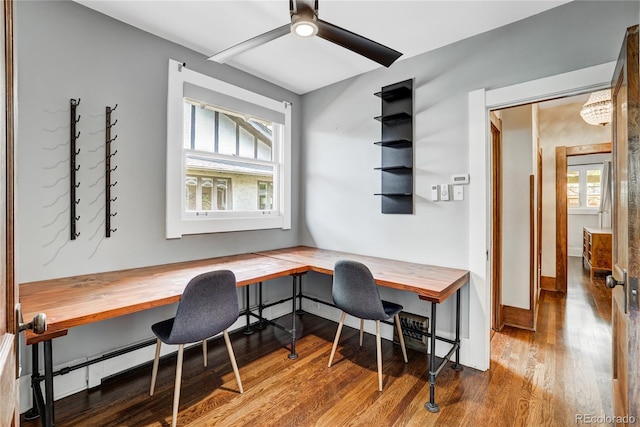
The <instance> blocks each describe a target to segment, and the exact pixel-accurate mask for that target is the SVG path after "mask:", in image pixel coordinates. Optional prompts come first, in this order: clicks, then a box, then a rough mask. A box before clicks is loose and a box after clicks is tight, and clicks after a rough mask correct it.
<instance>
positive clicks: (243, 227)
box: [167, 216, 287, 239]
mask: <svg viewBox="0 0 640 427" xmlns="http://www.w3.org/2000/svg"><path fill="white" fill-rule="evenodd" d="M274 228H282V229H287V227H285V224H284V217H282V216H272V217H268V218H215V219H212V218H197V219H184V220H182V221H181V222H180V230H179V235H167V238H170V239H171V238H180V237H182V236H184V235H189V234H206V233H228V232H231V231H248V230H268V229H274Z"/></svg>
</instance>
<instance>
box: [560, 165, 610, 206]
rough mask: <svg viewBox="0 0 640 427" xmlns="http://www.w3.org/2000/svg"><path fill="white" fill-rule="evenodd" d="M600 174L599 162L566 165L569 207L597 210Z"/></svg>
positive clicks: (600, 166)
mask: <svg viewBox="0 0 640 427" xmlns="http://www.w3.org/2000/svg"><path fill="white" fill-rule="evenodd" d="M601 175H602V164H601V163H599V164H590V165H572V166H569V167H567V206H568V207H569V209H574V210H575V209H585V210H597V209H598V208H599V207H600V181H601Z"/></svg>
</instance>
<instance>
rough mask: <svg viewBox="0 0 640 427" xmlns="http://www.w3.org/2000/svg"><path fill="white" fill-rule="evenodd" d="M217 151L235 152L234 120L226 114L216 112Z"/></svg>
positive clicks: (224, 152) (233, 153)
mask: <svg viewBox="0 0 640 427" xmlns="http://www.w3.org/2000/svg"><path fill="white" fill-rule="evenodd" d="M218 117H219V118H218V120H219V124H218V153H220V154H229V155H235V154H236V122H234V121H233V120H231V119H230V118H229V117H228V116H227V115H226V114H223V113H219V114H218Z"/></svg>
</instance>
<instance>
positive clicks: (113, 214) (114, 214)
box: [110, 212, 118, 216]
mask: <svg viewBox="0 0 640 427" xmlns="http://www.w3.org/2000/svg"><path fill="white" fill-rule="evenodd" d="M110 215H111V216H116V215H118V212H116V213H112V214H110Z"/></svg>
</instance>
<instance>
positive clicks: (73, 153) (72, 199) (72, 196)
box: [69, 98, 80, 240]
mask: <svg viewBox="0 0 640 427" xmlns="http://www.w3.org/2000/svg"><path fill="white" fill-rule="evenodd" d="M69 105H70V107H71V108H70V111H71V114H70V115H69V129H70V132H69V135H70V140H69V208H70V209H69V212H70V221H69V228H70V229H71V232H70V238H71V240H76V238H77V237H78V236H80V233H78V232H76V223H77V222H78V221H79V220H80V216H79V215H78V216H76V206H77V205H78V203H80V199H76V189H77V188H78V187H80V183H79V182H76V172H78V170H79V169H80V165H76V164H77V157H78V154H80V149H79V148H78V149H77V150H76V141H77V140H78V138H80V132H78V133H77V134H76V124H77V123H78V122H79V121H80V116H79V115H78V116H77V117H76V110H77V108H78V105H80V98H78V99H77V100H75V99H73V98H71V99H70V100H69Z"/></svg>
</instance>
